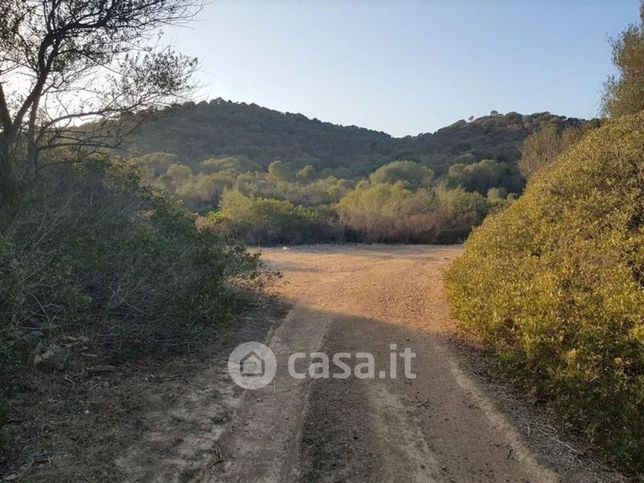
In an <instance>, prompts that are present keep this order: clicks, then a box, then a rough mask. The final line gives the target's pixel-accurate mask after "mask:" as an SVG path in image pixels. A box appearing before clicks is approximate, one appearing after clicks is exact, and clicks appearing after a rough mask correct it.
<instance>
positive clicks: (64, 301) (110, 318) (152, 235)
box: [0, 162, 259, 351]
mask: <svg viewBox="0 0 644 483" xmlns="http://www.w3.org/2000/svg"><path fill="white" fill-rule="evenodd" d="M258 263H259V262H258V259H257V258H255V257H253V256H250V255H247V254H246V253H245V252H244V251H243V250H241V249H238V248H234V247H227V246H224V245H223V244H222V243H221V242H220V241H219V240H218V239H217V238H216V237H214V236H213V235H211V234H208V233H204V232H200V231H198V230H197V229H196V227H195V223H194V219H193V218H192V217H189V216H187V215H186V214H185V213H184V212H183V211H181V210H180V209H178V208H177V207H176V206H175V205H173V204H172V203H170V202H168V201H166V200H164V199H163V198H160V197H158V196H157V195H153V194H151V193H150V192H148V191H147V190H146V189H143V188H141V187H140V186H139V177H138V174H137V173H136V172H134V171H133V170H132V169H131V168H128V167H126V166H120V165H111V164H109V163H103V162H95V163H89V164H86V165H84V166H83V167H64V168H61V169H60V170H59V171H53V170H50V171H48V176H47V177H46V178H44V179H43V180H41V181H40V182H39V183H38V184H37V185H36V186H35V187H34V188H33V189H32V190H31V191H30V192H29V193H28V195H27V197H26V199H25V201H24V203H23V204H22V206H21V210H20V212H19V213H18V216H17V218H16V221H15V223H14V224H13V225H12V226H11V227H10V228H9V229H8V230H7V231H6V232H4V233H3V234H2V235H1V236H0V320H1V321H2V325H1V326H0V340H1V341H2V344H0V345H2V346H4V347H5V348H7V347H11V346H12V342H11V341H13V340H16V337H18V338H19V337H20V336H21V334H22V333H23V332H25V331H27V332H29V331H33V330H38V331H42V332H44V333H46V334H50V333H51V334H52V335H53V334H55V333H56V331H58V330H59V329H60V328H61V327H63V328H65V330H72V329H70V328H71V327H75V328H76V329H78V330H81V331H87V332H88V333H89V332H93V333H97V334H98V336H99V338H100V340H102V341H103V342H104V343H105V344H107V345H109V346H110V347H112V349H113V350H114V351H130V350H137V351H138V350H155V351H159V350H173V349H177V348H180V347H183V346H184V345H185V344H187V343H190V342H191V341H194V340H195V339H196V337H197V336H198V335H199V334H200V333H201V332H203V330H204V327H207V326H211V327H212V325H213V324H221V323H222V322H223V321H224V320H225V319H226V317H227V315H228V314H230V313H231V311H233V310H234V309H235V305H234V300H235V298H234V297H231V295H230V293H229V291H228V290H227V288H226V286H227V284H229V283H230V282H231V281H232V280H234V279H239V280H246V281H248V282H251V281H252V280H254V279H256V277H257V272H256V270H257V269H258Z"/></svg>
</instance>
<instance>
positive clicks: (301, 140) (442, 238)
mask: <svg viewBox="0 0 644 483" xmlns="http://www.w3.org/2000/svg"><path fill="white" fill-rule="evenodd" d="M155 114H157V115H158V116H156V117H157V119H156V120H155V121H154V122H153V123H151V124H148V125H147V126H146V127H145V128H143V129H142V130H141V131H140V132H139V133H138V135H137V136H136V137H135V138H134V139H133V140H132V141H130V143H129V144H128V145H126V146H124V147H123V151H122V153H121V154H122V155H123V156H124V157H126V158H128V159H129V160H130V163H131V164H134V165H136V166H138V167H139V168H142V169H143V173H144V177H145V179H146V180H147V183H148V185H149V186H152V187H154V188H156V189H158V190H160V191H164V192H166V193H169V194H170V195H171V196H172V197H174V198H175V199H177V200H179V201H180V202H181V203H183V205H184V206H185V207H186V208H188V209H189V210H191V211H196V212H199V213H202V214H206V213H208V212H212V211H216V213H213V215H212V216H210V217H209V220H210V221H209V223H213V224H214V225H215V226H216V227H217V229H218V230H223V231H224V232H226V233H229V234H230V235H232V236H233V237H236V238H243V239H245V240H246V241H248V242H250V243H259V242H260V241H261V242H263V243H298V242H304V241H309V242H311V241H330V240H339V239H349V240H355V241H380V242H416V243H418V242H441V243H443V242H454V241H460V240H462V239H463V238H464V237H465V236H467V234H468V233H469V230H470V229H471V228H472V226H475V225H477V224H478V223H480V222H481V220H482V219H483V218H484V217H485V215H487V214H488V213H489V212H492V211H495V210H497V209H499V208H500V207H503V206H506V205H507V204H508V203H511V202H512V200H513V199H515V198H516V197H517V196H518V195H519V194H520V193H521V192H522V191H523V187H524V184H525V176H527V174H526V173H527V171H526V173H522V171H521V170H522V169H523V167H520V166H519V164H518V160H519V158H520V157H521V152H522V148H523V145H524V142H525V140H526V139H532V138H534V139H533V140H532V142H530V143H527V144H526V146H528V145H529V146H530V150H531V152H534V153H536V154H537V155H539V156H538V159H539V160H542V159H543V158H542V157H541V156H540V153H541V151H542V150H543V149H544V148H547V149H549V150H550V151H554V152H558V151H559V150H561V149H563V148H564V146H565V144H566V143H563V141H562V142H557V143H553V142H552V140H553V139H557V140H558V139H560V137H561V139H562V140H563V139H564V137H563V136H564V134H565V133H571V132H579V133H580V135H581V133H582V132H583V131H585V130H586V127H590V126H591V124H590V123H588V122H586V121H581V120H579V119H568V118H564V117H561V116H554V115H552V114H550V113H540V114H531V115H528V116H523V115H521V114H517V113H509V114H505V115H503V114H499V113H497V112H492V113H490V115H489V116H485V117H481V118H479V119H475V120H474V119H471V120H470V121H458V122H457V123H455V124H453V125H451V126H448V127H445V128H443V129H440V130H439V131H437V132H436V133H433V134H421V135H418V136H415V137H412V136H407V137H404V138H393V137H391V136H389V135H388V134H385V133H382V132H377V131H371V130H368V129H363V128H358V127H355V126H349V127H345V126H338V125H334V124H330V123H323V122H320V121H318V120H317V119H308V118H306V117H305V116H303V115H301V114H289V113H286V114H284V113H281V112H277V111H273V110H270V109H265V108H262V107H259V106H257V105H254V104H250V105H249V104H243V103H234V102H228V101H223V100H221V99H217V100H214V101H211V102H209V103H207V102H201V103H199V104H194V103H186V104H182V105H175V106H172V107H169V108H166V109H165V110H163V111H160V112H158V113H155ZM571 128H574V129H571ZM569 137H571V136H568V135H565V138H566V139H567V138H569ZM575 139H576V138H575ZM544 145H545V146H544ZM541 162H542V161H540V163H541ZM533 164H534V163H533ZM227 193H229V194H227Z"/></svg>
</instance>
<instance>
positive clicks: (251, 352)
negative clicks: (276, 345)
mask: <svg viewBox="0 0 644 483" xmlns="http://www.w3.org/2000/svg"><path fill="white" fill-rule="evenodd" d="M276 372H277V360H276V358H275V354H274V353H273V351H272V350H271V349H270V348H269V347H268V346H266V345H264V344H261V343H259V342H245V343H243V344H241V345H239V346H237V347H236V348H235V350H234V351H233V352H232V353H231V354H230V357H229V358H228V373H229V374H230V377H231V378H232V379H233V381H235V383H236V384H237V385H238V386H241V387H243V388H244V389H259V388H261V387H264V386H266V385H268V384H269V383H270V382H271V381H272V380H273V378H274V377H275V373H276Z"/></svg>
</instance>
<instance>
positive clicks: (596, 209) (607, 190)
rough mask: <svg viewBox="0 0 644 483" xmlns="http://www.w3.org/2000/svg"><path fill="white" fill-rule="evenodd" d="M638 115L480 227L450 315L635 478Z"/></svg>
mask: <svg viewBox="0 0 644 483" xmlns="http://www.w3.org/2000/svg"><path fill="white" fill-rule="evenodd" d="M643 274H644V113H640V114H638V115H634V116H630V117H627V118H623V119H621V120H619V121H616V122H610V123H609V124H608V125H605V126H604V127H602V128H600V129H598V130H595V131H592V132H591V133H590V134H588V136H587V137H585V138H584V139H583V140H582V141H581V142H580V143H579V144H577V145H575V146H574V147H573V148H571V149H570V150H568V151H566V152H565V153H564V154H563V155H562V156H561V157H560V158H559V159H558V160H557V161H555V162H554V163H552V164H551V165H549V166H546V167H545V168H544V169H543V170H542V171H540V172H539V173H538V174H537V175H536V176H535V177H534V178H533V180H532V182H531V183H530V185H529V186H528V189H527V191H526V193H525V194H524V196H523V197H522V198H520V199H519V200H518V201H516V202H515V203H513V204H512V205H511V206H510V207H509V208H508V209H507V210H505V211H503V212H502V213H500V214H496V215H492V216H490V217H488V218H487V219H486V220H485V222H484V223H483V225H482V226H481V227H480V228H478V229H476V230H475V232H474V233H473V234H472V235H471V237H470V239H469V240H468V242H467V244H466V250H465V253H464V255H463V256H462V257H461V258H459V259H458V260H457V261H456V262H455V263H454V264H453V266H452V268H451V270H450V272H449V274H448V288H449V293H450V300H451V304H452V309H453V313H454V315H455V317H456V318H457V319H458V321H459V323H460V324H461V325H462V327H463V328H464V329H465V330H466V331H468V332H469V333H471V334H472V335H473V336H475V337H476V338H478V339H479V340H480V341H482V342H483V343H484V344H485V345H486V346H487V347H488V348H489V349H490V350H491V351H492V352H493V353H494V354H496V355H497V356H498V357H500V359H501V360H502V361H503V362H504V363H505V364H506V366H507V367H508V368H509V369H510V370H511V371H513V372H514V374H516V375H517V376H518V377H519V378H520V379H522V380H524V381H526V382H527V383H528V384H529V385H531V386H532V387H533V388H534V389H535V390H536V391H537V392H538V393H539V394H541V395H542V396H543V397H544V398H546V399H547V400H548V401H549V404H550V405H551V406H552V407H553V408H555V409H557V410H558V413H559V414H560V415H561V416H562V417H563V418H564V419H565V421H567V422H569V423H571V424H573V425H575V426H576V427H578V428H581V429H582V430H583V431H584V432H585V434H586V435H587V436H588V438H589V439H590V440H591V441H592V442H594V443H597V444H600V445H602V446H603V447H604V448H606V449H607V450H608V451H609V453H610V455H611V456H612V457H613V458H614V459H615V460H616V461H619V462H621V463H622V464H623V465H626V466H628V467H630V468H632V469H634V470H639V471H642V470H644V466H643V465H644V458H643V457H642V456H643V454H644V453H643V452H644V320H643V318H644V275H643Z"/></svg>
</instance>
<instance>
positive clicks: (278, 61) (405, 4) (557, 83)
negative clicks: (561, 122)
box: [166, 0, 639, 136]
mask: <svg viewBox="0 0 644 483" xmlns="http://www.w3.org/2000/svg"><path fill="white" fill-rule="evenodd" d="M638 8H639V1H638V0H478V1H477V0H453V1H449V0H425V1H420V0H415V1H413V0H407V1H406V0H398V1H396V0H387V1H385V0H316V1H314V0H300V1H295V0H215V1H214V2H212V3H211V4H210V5H209V6H208V7H207V9H206V10H205V11H204V12H202V13H201V15H200V16H199V19H200V20H199V21H197V22H194V23H192V24H190V26H189V27H184V28H180V29H173V30H171V31H170V32H168V33H167V35H166V40H168V41H170V42H171V43H172V44H173V45H174V46H176V47H177V49H178V50H180V51H182V52H183V53H185V54H190V55H194V56H196V57H198V58H199V59H200V61H201V67H200V72H199V74H198V81H199V83H200V84H201V86H202V87H201V89H200V90H199V92H198V93H197V97H198V98H204V99H210V98H216V97H223V98H224V99H231V100H233V101H243V102H249V103H250V102H255V103H257V104H259V105H262V106H266V107H270V108H274V109H278V110H280V111H289V112H301V113H303V114H305V115H307V116H309V117H317V118H318V119H321V120H323V121H330V122H334V123H338V124H345V125H350V124H354V125H357V126H364V127H368V128H372V129H377V130H382V131H385V132H388V133H390V134H392V135H396V136H402V135H406V134H411V135H414V134H417V133H420V132H432V131H435V130H436V129H438V128H440V127H443V126H445V125H448V124H451V123H452V122H454V121H457V120H459V119H464V118H467V117H469V116H471V115H473V116H480V115H484V114H488V113H489V112H490V111H491V110H493V109H495V110H498V111H500V112H508V111H518V112H521V113H531V112H540V111H550V112H553V113H556V114H562V115H566V116H576V117H593V116H595V115H597V113H598V109H599V99H600V93H601V88H602V82H603V81H604V80H605V78H606V76H607V75H608V74H609V73H610V72H612V66H611V58H610V48H609V46H608V38H609V36H614V35H616V34H617V33H619V32H620V31H621V30H622V29H623V28H624V27H626V25H627V24H629V23H632V22H635V21H636V20H637V19H638V18H639V17H638Z"/></svg>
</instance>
